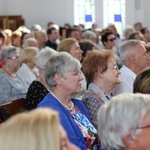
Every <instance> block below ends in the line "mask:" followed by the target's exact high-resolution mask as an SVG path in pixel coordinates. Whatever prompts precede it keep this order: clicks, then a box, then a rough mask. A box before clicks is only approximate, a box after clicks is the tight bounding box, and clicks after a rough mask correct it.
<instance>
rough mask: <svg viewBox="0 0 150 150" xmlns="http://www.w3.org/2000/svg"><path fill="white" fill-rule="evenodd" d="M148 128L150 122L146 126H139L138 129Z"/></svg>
mask: <svg viewBox="0 0 150 150" xmlns="http://www.w3.org/2000/svg"><path fill="white" fill-rule="evenodd" d="M146 128H150V124H149V125H147V126H144V127H138V128H137V129H146Z"/></svg>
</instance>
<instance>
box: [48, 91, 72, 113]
mask: <svg viewBox="0 0 150 150" xmlns="http://www.w3.org/2000/svg"><path fill="white" fill-rule="evenodd" d="M50 93H51V94H52V95H53V97H55V98H56V100H57V101H59V102H60V103H61V104H62V105H63V106H64V107H65V108H66V109H67V110H68V111H69V112H72V111H73V110H74V104H73V102H72V101H70V103H71V107H70V108H69V107H68V106H66V105H65V104H64V103H63V102H61V101H60V100H59V99H58V98H57V97H56V96H55V95H54V93H53V92H52V91H50Z"/></svg>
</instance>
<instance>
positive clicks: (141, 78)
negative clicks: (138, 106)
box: [133, 67, 150, 94]
mask: <svg viewBox="0 0 150 150" xmlns="http://www.w3.org/2000/svg"><path fill="white" fill-rule="evenodd" d="M133 93H144V94H150V67H148V68H146V69H144V70H142V71H141V72H140V73H139V74H138V75H137V76H136V78H135V80H134V83H133Z"/></svg>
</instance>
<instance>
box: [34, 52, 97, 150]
mask: <svg viewBox="0 0 150 150" xmlns="http://www.w3.org/2000/svg"><path fill="white" fill-rule="evenodd" d="M80 69H81V64H80V62H79V61H78V60H77V59H75V58H73V57H72V56H71V55H70V54H68V53H66V52H59V53H57V54H55V55H52V56H51V58H50V59H49V61H48V62H47V64H46V67H45V78H46V83H47V84H48V87H49V90H50V93H49V94H47V95H46V96H45V97H44V99H43V100H42V101H41V102H40V103H39V104H38V106H37V107H49V108H52V109H54V110H57V111H58V112H59V117H60V121H61V124H62V126H63V127H64V129H65V130H66V132H67V135H68V137H69V140H70V141H71V142H72V143H74V144H75V145H76V146H78V147H79V148H80V149H82V150H87V149H90V150H92V148H93V149H94V148H96V149H97V150H98V148H97V146H98V141H99V140H98V134H97V131H96V129H95V128H94V126H93V125H92V124H91V122H90V118H89V114H88V112H87V110H86V108H85V106H84V105H83V103H82V101H80V100H77V99H73V98H72V97H73V96H74V95H75V94H76V93H79V92H80V91H81V88H82V83H81V81H82V80H83V77H82V75H81V73H80ZM94 150H95V149H94Z"/></svg>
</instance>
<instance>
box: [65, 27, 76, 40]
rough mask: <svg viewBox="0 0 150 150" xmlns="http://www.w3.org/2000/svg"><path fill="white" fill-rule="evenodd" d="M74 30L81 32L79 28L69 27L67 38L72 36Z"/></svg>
mask: <svg viewBox="0 0 150 150" xmlns="http://www.w3.org/2000/svg"><path fill="white" fill-rule="evenodd" d="M74 31H77V32H79V30H78V29H76V28H69V29H67V30H66V38H69V37H71V33H72V32H74Z"/></svg>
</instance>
